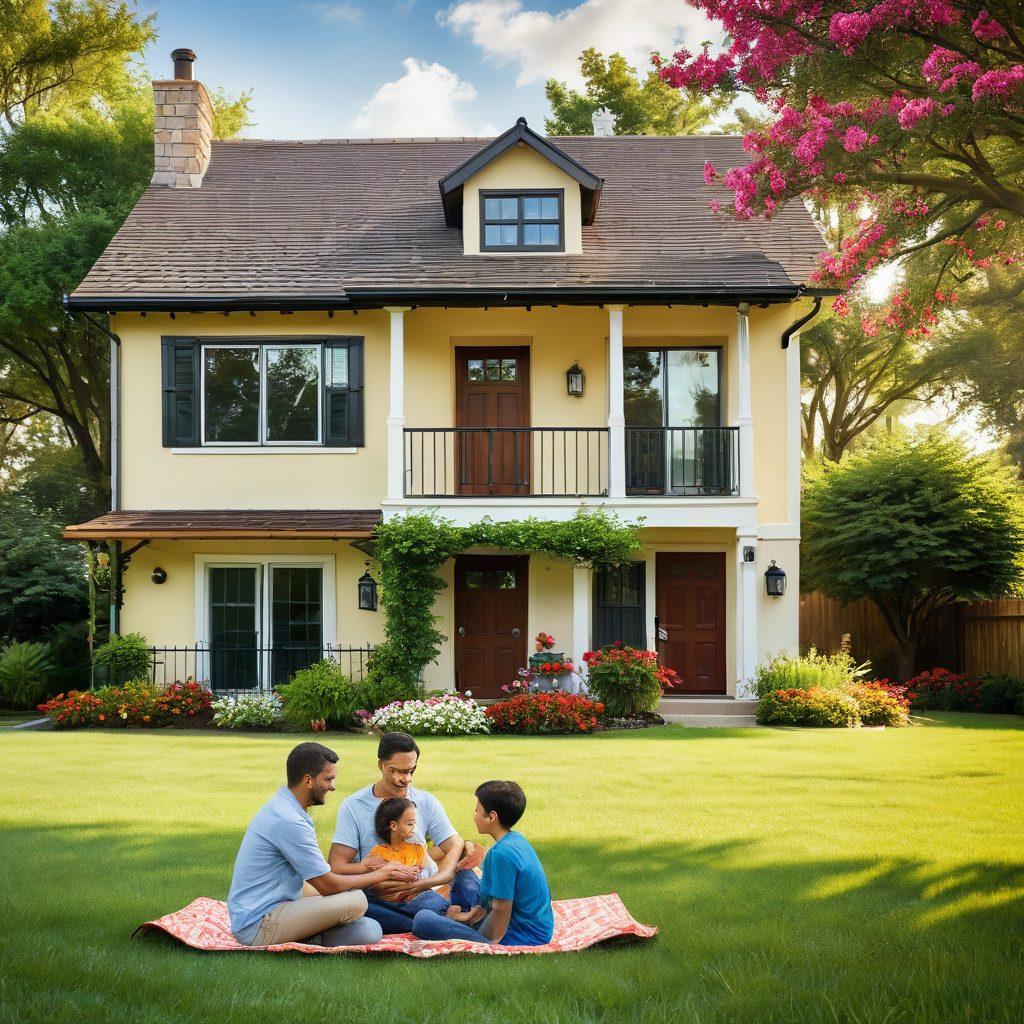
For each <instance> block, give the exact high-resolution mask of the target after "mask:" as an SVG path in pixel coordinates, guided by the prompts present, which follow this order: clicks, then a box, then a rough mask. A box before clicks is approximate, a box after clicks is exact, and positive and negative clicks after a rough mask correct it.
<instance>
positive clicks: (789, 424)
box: [786, 333, 803, 526]
mask: <svg viewBox="0 0 1024 1024" xmlns="http://www.w3.org/2000/svg"><path fill="white" fill-rule="evenodd" d="M802 447H803V436H802V434H801V429H800V335H799V333H798V334H794V335H793V337H792V338H790V339H789V348H787V349H786V516H787V518H788V519H789V522H790V523H791V524H794V525H797V526H799V523H800V450H801V448H802Z"/></svg>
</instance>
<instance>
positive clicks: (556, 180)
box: [462, 144, 583, 259]
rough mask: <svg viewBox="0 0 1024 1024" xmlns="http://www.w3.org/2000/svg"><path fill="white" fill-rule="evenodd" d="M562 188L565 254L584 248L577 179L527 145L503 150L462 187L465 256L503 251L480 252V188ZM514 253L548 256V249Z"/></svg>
mask: <svg viewBox="0 0 1024 1024" xmlns="http://www.w3.org/2000/svg"><path fill="white" fill-rule="evenodd" d="M527 188H560V189H564V194H565V198H564V200H563V208H562V212H563V214H564V217H565V254H566V255H579V254H580V253H582V252H583V224H582V219H581V218H582V212H581V205H580V186H579V182H577V181H576V180H574V179H573V178H571V177H570V176H569V175H568V174H566V173H565V171H563V170H560V169H559V168H557V167H556V166H555V165H554V164H553V163H551V162H550V161H549V160H545V159H544V157H542V156H541V155H540V154H539V153H537V152H536V151H535V150H533V149H530V147H529V146H527V145H525V144H521V145H520V146H518V147H515V148H513V149H510V150H506V152H505V153H503V154H502V155H501V156H500V157H498V159H497V160H495V161H494V162H493V163H490V164H488V165H487V166H486V167H485V168H484V169H483V170H482V171H480V172H479V173H478V174H474V175H473V177H472V178H470V179H469V181H467V182H466V184H465V185H464V186H463V189H462V240H463V251H464V252H465V254H466V255H467V256H481V257H482V258H485V259H495V258H497V259H501V258H502V255H503V254H502V253H493V252H486V253H481V252H480V190H481V189H483V190H485V191H486V190H488V189H527ZM509 255H515V256H530V255H537V256H547V257H549V258H550V255H551V254H550V253H549V252H548V253H545V252H539V253H523V252H517V253H514V254H512V253H510V254H509Z"/></svg>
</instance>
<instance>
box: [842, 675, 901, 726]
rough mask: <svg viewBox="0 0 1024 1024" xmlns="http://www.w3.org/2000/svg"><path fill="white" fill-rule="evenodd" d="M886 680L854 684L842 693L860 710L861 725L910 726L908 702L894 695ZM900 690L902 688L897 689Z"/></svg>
mask: <svg viewBox="0 0 1024 1024" xmlns="http://www.w3.org/2000/svg"><path fill="white" fill-rule="evenodd" d="M895 689H896V688H895V687H892V686H890V685H889V683H888V681H887V680H879V681H876V682H873V683H856V684H854V685H853V686H851V687H849V688H848V689H846V690H845V691H844V692H845V693H847V694H849V696H851V697H853V699H854V700H855V701H856V702H857V707H858V708H859V709H860V724H861V725H888V726H892V727H893V728H899V727H901V726H904V725H910V714H909V712H908V710H907V709H908V707H909V704H908V701H907V699H906V697H905V696H903V695H901V694H898V693H895V692H894V690H895ZM899 689H901V690H902V687H899Z"/></svg>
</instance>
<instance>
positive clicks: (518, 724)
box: [485, 693, 604, 735]
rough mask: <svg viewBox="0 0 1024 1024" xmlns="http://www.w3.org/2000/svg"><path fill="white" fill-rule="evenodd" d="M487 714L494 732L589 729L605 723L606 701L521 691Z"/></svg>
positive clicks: (567, 731) (548, 732) (494, 705)
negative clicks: (600, 701)
mask: <svg viewBox="0 0 1024 1024" xmlns="http://www.w3.org/2000/svg"><path fill="white" fill-rule="evenodd" d="M485 714H486V716H487V719H488V721H489V722H490V724H491V727H492V728H493V730H494V731H495V732H505V733H522V734H526V735H539V734H549V735H550V734H556V733H558V734H566V733H581V732H583V733H588V732H594V731H595V730H597V729H600V728H601V727H602V721H603V718H604V705H603V704H601V703H599V702H597V701H593V700H590V699H589V698H588V697H581V696H578V695H576V694H571V693H518V694H516V695H515V696H514V697H512V698H510V699H509V700H503V701H500V702H499V703H497V704H492V705H491V706H490V707H489V708H487V709H486V712H485Z"/></svg>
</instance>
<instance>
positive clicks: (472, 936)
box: [412, 910, 491, 942]
mask: <svg viewBox="0 0 1024 1024" xmlns="http://www.w3.org/2000/svg"><path fill="white" fill-rule="evenodd" d="M486 920H487V918H486V917H485V918H483V920H481V921H478V922H477V923H476V924H475V925H469V924H463V923H462V922H461V921H453V920H452V919H451V918H450V917H445V916H444V915H443V914H437V913H435V912H434V911H433V910H421V911H420V912H419V913H418V914H417V915H416V916H415V917H414V918H413V919H412V933H413V935H415V936H416V938H417V939H466V940H468V941H469V942H490V941H491V940H490V939H485V938H484V937H483V936H482V935H481V934H480V928H481V927H483V924H484V921H486Z"/></svg>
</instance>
